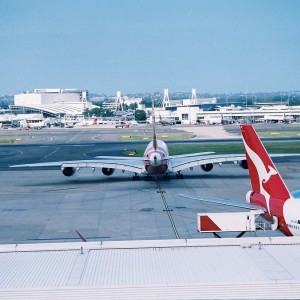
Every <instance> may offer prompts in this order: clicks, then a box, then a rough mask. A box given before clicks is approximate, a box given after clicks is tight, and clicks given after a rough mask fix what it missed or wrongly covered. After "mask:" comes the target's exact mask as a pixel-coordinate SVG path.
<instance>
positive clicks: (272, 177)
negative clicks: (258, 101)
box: [181, 125, 300, 236]
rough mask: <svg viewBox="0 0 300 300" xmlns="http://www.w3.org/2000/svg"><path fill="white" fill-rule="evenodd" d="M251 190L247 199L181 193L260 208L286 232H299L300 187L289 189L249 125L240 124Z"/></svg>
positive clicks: (193, 197) (294, 233)
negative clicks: (214, 197) (293, 190)
mask: <svg viewBox="0 0 300 300" xmlns="http://www.w3.org/2000/svg"><path fill="white" fill-rule="evenodd" d="M241 132H242V136H243V142H244V147H245V153H246V159H247V164H248V168H249V175H250V180H251V185H252V191H249V192H248V193H247V194H246V201H247V202H240V201H232V200H225V199H211V198H203V197H197V196H189V195H181V196H183V197H185V198H190V199H195V200H201V201H206V202H213V203H218V204H223V205H229V206H235V207H242V208H248V209H255V210H257V209H260V210H262V217H264V218H265V219H266V220H268V221H271V222H273V224H272V229H273V230H276V229H277V228H278V229H279V230H280V231H281V232H283V233H284V234H285V235H287V236H292V235H300V199H299V198H297V197H299V196H300V191H296V192H294V193H290V192H289V190H288V189H287V187H286V185H285V183H284V181H283V180H282V178H281V176H280V174H279V172H278V170H277V169H276V167H275V165H274V164H273V162H272V160H271V158H270V156H269V155H268V153H267V151H266V149H265V147H264V146H263V144H262V142H261V140H260V139H259V137H258V136H257V134H256V132H255V130H254V128H253V127H252V125H241Z"/></svg>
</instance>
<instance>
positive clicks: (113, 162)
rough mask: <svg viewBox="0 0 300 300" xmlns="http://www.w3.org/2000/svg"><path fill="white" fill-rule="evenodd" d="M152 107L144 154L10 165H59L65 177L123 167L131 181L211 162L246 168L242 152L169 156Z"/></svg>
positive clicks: (206, 166)
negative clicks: (150, 130)
mask: <svg viewBox="0 0 300 300" xmlns="http://www.w3.org/2000/svg"><path fill="white" fill-rule="evenodd" d="M152 109H153V112H152V126H153V138H152V141H151V142H150V143H149V144H148V146H147V148H146V150H145V152H144V155H143V157H125V156H96V157H95V158H94V159H92V160H76V161H58V162H44V163H33V164H24V165H13V166H11V167H12V168H16V167H53V166H58V167H60V168H61V170H62V173H63V174H64V175H65V176H72V175H74V174H75V172H76V171H77V170H79V169H80V168H91V169H92V170H93V171H94V170H95V169H97V168H101V169H102V173H103V174H104V175H106V176H110V175H112V174H113V173H114V171H115V170H122V171H123V172H125V171H129V172H132V173H133V174H134V175H133V179H134V180H137V179H139V176H140V175H144V176H145V179H146V180H147V179H150V178H151V177H152V176H158V175H163V176H165V177H167V178H169V177H170V174H172V173H175V174H176V178H182V173H181V171H182V170H184V169H188V168H190V169H192V168H193V167H195V166H200V167H201V168H202V170H204V171H205V172H209V171H211V170H212V169H213V164H215V163H219V164H221V163H223V162H235V163H238V162H239V163H240V166H241V167H242V168H244V169H246V168H247V164H246V163H245V162H246V160H245V155H243V154H241V155H238V154H213V153H214V152H202V153H193V154H183V155H169V151H168V146H167V144H166V143H165V142H163V141H161V140H158V139H157V138H156V130H155V117H154V108H152Z"/></svg>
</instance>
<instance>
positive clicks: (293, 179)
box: [0, 129, 300, 244]
mask: <svg viewBox="0 0 300 300" xmlns="http://www.w3.org/2000/svg"><path fill="white" fill-rule="evenodd" d="M170 130H174V129H170ZM70 132H73V138H71V137H70V136H71V135H72V134H71V135H70ZM79 132H82V131H79ZM84 132H85V133H80V134H78V131H66V130H61V131H60V134H59V138H58V137H57V139H59V141H60V142H58V141H57V140H56V142H53V141H51V140H50V141H49V139H47V141H43V140H42V139H43V138H46V134H41V135H40V138H39V139H38V138H36V137H35V144H32V145H31V148H28V149H31V150H32V149H35V151H33V150H32V151H33V152H31V151H28V152H27V153H26V155H27V156H26V159H23V158H22V157H23V155H24V153H23V150H24V149H25V148H24V149H23V150H22V151H20V150H19V149H20V148H18V147H20V145H12V146H11V147H10V148H9V147H5V146H3V147H2V146H1V147H0V150H1V149H2V150H3V149H5V151H6V152H7V154H9V153H8V152H9V150H10V151H11V157H9V155H6V156H5V157H4V156H3V157H2V158H1V159H0V160H1V164H2V163H3V161H5V163H6V162H7V161H14V160H15V159H17V161H26V162H30V161H31V162H35V161H36V160H35V159H36V158H37V154H39V155H40V156H41V157H43V160H45V159H46V158H47V157H46V156H47V155H49V154H50V153H52V154H51V155H49V157H50V156H51V158H52V160H53V158H58V156H59V155H57V154H59V150H57V151H55V149H56V148H55V147H56V145H57V143H62V142H63V141H64V140H65V141H68V138H69V139H72V145H70V147H69V148H68V147H67V145H68V143H65V147H66V148H65V153H68V152H69V153H70V156H71V157H75V156H77V155H78V153H82V155H84V153H85V152H86V151H90V150H91V149H92V148H93V143H90V144H86V145H85V144H84V142H86V139H87V136H88V134H87V132H89V130H88V129H85V130H84ZM74 133H75V134H74ZM91 135H92V134H91ZM107 135H109V134H108V133H107ZM109 136H112V135H109ZM81 137H82V139H81ZM102 137H103V136H102ZM52 142H53V144H51V145H50V146H51V147H52V146H53V147H54V148H53V149H52V148H48V147H49V143H52ZM102 142H103V143H104V146H103V147H104V148H105V147H106V148H107V145H111V146H112V147H113V145H115V147H116V148H115V149H114V150H111V152H116V153H117V152H118V151H119V150H118V149H119V148H122V146H123V145H121V146H120V145H119V144H118V143H115V144H114V143H112V144H105V142H104V139H102ZM102 142H100V144H101V143H102ZM74 143H75V144H76V143H78V146H77V147H76V146H75V145H74ZM107 143H109V141H108V142H107ZM98 144H99V142H98ZM34 145H39V146H38V147H36V146H34ZM23 146H24V147H27V146H28V147H29V146H30V143H28V144H27V145H23ZM74 149H76V151H75V150H74ZM107 150H109V149H107ZM14 151H16V153H17V154H16V155H14ZM53 151H54V153H53ZM73 152H74V153H75V154H74V155H73V156H72V154H71V153H73ZM76 153H77V154H76ZM54 154H55V155H54ZM104 155H105V154H104ZM64 158H65V157H64ZM72 159H73V158H72ZM85 159H86V157H85ZM277 167H278V169H279V171H280V173H281V175H282V177H283V178H284V180H285V181H286V184H287V186H288V188H289V189H290V190H296V189H298V188H299V185H298V183H299V174H300V167H299V159H296V158H286V159H285V160H284V161H282V162H281V163H278V164H277ZM183 175H184V178H183V179H175V176H173V177H172V179H171V180H161V179H159V180H158V181H155V180H153V181H144V180H142V179H141V180H140V181H132V174H130V173H127V172H125V173H122V172H121V171H116V172H115V173H114V174H113V175H112V176H110V177H106V176H104V175H103V174H102V173H101V171H100V170H96V171H95V172H92V170H89V169H80V170H79V171H78V172H77V173H76V174H75V175H74V176H72V177H70V178H68V177H65V176H63V175H62V173H61V171H60V170H14V171H9V170H2V171H0V178H1V180H0V228H1V231H0V243H2V244H3V243H16V244H18V243H39V242H57V241H76V240H78V236H77V234H76V230H78V231H79V232H80V233H81V234H82V235H83V236H84V237H85V238H86V239H87V240H89V241H95V240H103V241H104V240H105V241H107V240H108V241H116V240H117V241H118V240H140V239H141V240H143V239H174V238H180V239H190V238H202V237H203V238H206V237H212V235H211V234H200V233H198V232H197V219H196V216H197V213H198V212H215V211H240V209H237V208H228V207H224V206H220V205H219V206H218V205H214V204H207V203H205V204H204V203H200V202H197V201H195V200H189V199H185V198H182V197H180V196H179V194H181V193H184V194H191V195H201V196H207V197H216V198H227V199H233V200H244V199H245V194H246V192H247V191H248V190H250V182H249V176H248V171H247V170H244V169H242V168H240V167H239V166H236V165H233V164H228V165H227V164H226V165H225V164H224V165H223V166H222V167H219V166H215V167H214V169H213V170H212V172H209V173H205V172H204V171H202V170H201V169H200V168H194V170H185V171H183ZM256 234H257V235H258V236H274V235H275V236H278V235H282V234H281V233H280V232H278V231H275V232H270V231H265V232H257V233H256ZM249 235H251V236H254V235H255V234H254V233H252V234H248V236H249ZM223 236H226V237H227V236H231V237H232V236H234V234H226V235H223Z"/></svg>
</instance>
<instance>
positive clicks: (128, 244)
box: [0, 237, 300, 299]
mask: <svg viewBox="0 0 300 300" xmlns="http://www.w3.org/2000/svg"><path fill="white" fill-rule="evenodd" d="M81 247H82V249H81ZM299 253H300V238H298V237H272V238H239V239H192V240H159V241H156V240H155V241H122V242H108V241H107V242H101V241H100V242H88V243H83V242H80V243H53V244H31V245H26V244H22V245H1V246H0V266H1V272H0V299H8V298H9V299H53V298H55V299H62V298H64V299H65V298H69V299H103V298H104V299H105V298H106V299H107V298H109V299H120V298H122V299H124V298H128V299H147V298H152V299H153V298H158V299H164V298H165V299H183V298H185V299H195V298H197V299H199V298H205V299H228V298H230V299H234V298H235V299H243V298H244V299H251V298H252V299H257V298H263V299H293V298H294V299H298V298H299V295H300V259H299V257H300V256H299Z"/></svg>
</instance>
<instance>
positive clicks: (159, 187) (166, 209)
mask: <svg viewBox="0 0 300 300" xmlns="http://www.w3.org/2000/svg"><path fill="white" fill-rule="evenodd" d="M156 184H157V188H158V193H160V195H161V198H162V200H163V202H164V206H165V211H166V212H167V214H168V217H169V220H170V222H171V225H172V228H173V231H174V234H175V236H176V239H179V234H178V231H177V229H176V225H175V223H174V220H173V217H172V214H171V210H170V209H169V206H168V203H167V201H166V198H165V195H164V193H165V192H164V191H163V190H162V189H161V186H160V183H159V181H158V180H157V179H156Z"/></svg>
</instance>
